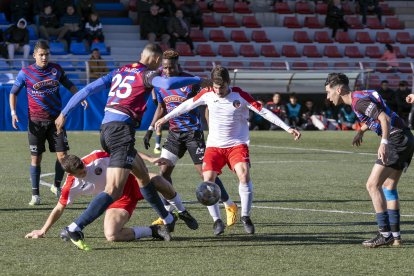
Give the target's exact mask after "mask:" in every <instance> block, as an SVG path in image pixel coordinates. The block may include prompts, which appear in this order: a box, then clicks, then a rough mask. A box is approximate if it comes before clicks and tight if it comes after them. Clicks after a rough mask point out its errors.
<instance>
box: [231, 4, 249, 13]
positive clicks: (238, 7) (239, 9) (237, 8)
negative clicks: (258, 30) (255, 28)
mask: <svg viewBox="0 0 414 276" xmlns="http://www.w3.org/2000/svg"><path fill="white" fill-rule="evenodd" d="M234 12H236V13H243V14H248V13H252V11H251V9H250V8H249V4H247V3H246V2H235V3H234Z"/></svg>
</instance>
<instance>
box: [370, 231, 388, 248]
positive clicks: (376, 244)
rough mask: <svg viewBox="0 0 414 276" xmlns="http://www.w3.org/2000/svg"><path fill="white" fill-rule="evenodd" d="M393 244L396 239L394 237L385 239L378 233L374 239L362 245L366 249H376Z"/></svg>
mask: <svg viewBox="0 0 414 276" xmlns="http://www.w3.org/2000/svg"><path fill="white" fill-rule="evenodd" d="M393 243H394V237H393V236H392V235H390V236H389V237H384V236H383V235H381V233H378V234H377V235H376V236H375V237H374V238H372V239H370V240H366V241H364V242H362V245H363V246H365V247H370V248H375V247H380V246H383V245H392V244H393Z"/></svg>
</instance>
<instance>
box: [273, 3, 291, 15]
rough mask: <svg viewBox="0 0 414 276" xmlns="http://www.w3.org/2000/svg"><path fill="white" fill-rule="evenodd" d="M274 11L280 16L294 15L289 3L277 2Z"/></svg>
mask: <svg viewBox="0 0 414 276" xmlns="http://www.w3.org/2000/svg"><path fill="white" fill-rule="evenodd" d="M273 11H274V12H275V13H278V14H292V13H293V11H292V10H291V9H290V7H289V5H288V3H287V2H276V3H275V6H274V9H273Z"/></svg>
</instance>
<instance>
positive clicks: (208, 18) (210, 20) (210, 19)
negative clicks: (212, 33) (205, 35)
mask: <svg viewBox="0 0 414 276" xmlns="http://www.w3.org/2000/svg"><path fill="white" fill-rule="evenodd" d="M203 22H204V27H209V28H215V27H218V26H219V25H218V24H217V22H216V20H215V19H214V16H212V15H211V14H203Z"/></svg>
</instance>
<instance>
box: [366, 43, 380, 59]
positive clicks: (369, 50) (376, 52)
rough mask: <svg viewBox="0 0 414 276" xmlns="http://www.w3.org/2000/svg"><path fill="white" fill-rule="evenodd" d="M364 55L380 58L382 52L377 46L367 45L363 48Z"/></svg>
mask: <svg viewBox="0 0 414 276" xmlns="http://www.w3.org/2000/svg"><path fill="white" fill-rule="evenodd" d="M365 56H367V57H369V58H380V57H381V56H382V54H381V52H380V49H379V47H378V46H367V47H366V48H365Z"/></svg>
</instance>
